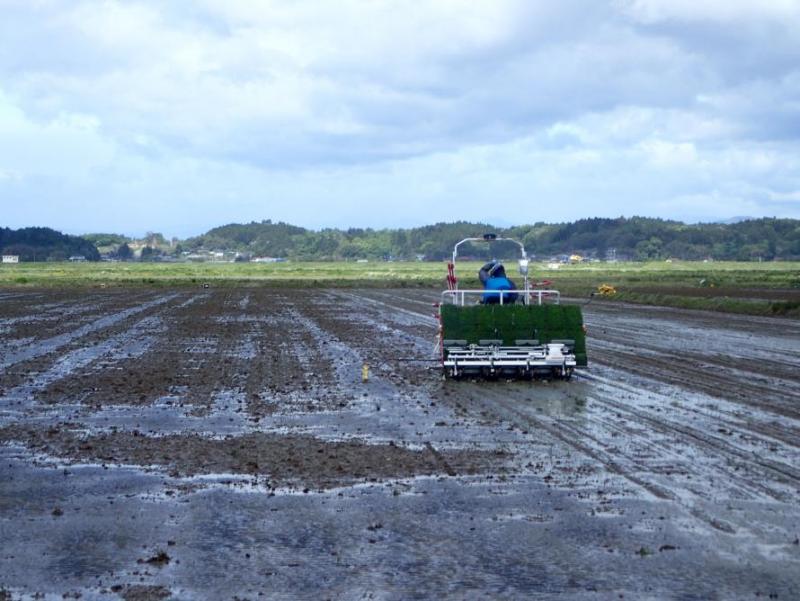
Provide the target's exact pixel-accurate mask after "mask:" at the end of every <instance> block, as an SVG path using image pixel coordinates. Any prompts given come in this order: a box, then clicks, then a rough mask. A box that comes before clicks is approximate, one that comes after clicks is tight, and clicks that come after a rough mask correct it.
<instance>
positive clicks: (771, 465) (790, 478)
mask: <svg viewBox="0 0 800 601" xmlns="http://www.w3.org/2000/svg"><path fill="white" fill-rule="evenodd" d="M582 377H583V378H586V379H588V380H590V381H596V382H602V381H603V380H602V379H601V378H599V377H597V376H594V375H592V374H585V375H583V376H582ZM617 387H619V385H617ZM626 388H628V389H630V388H631V387H626ZM637 392H638V391H637ZM591 400H592V402H593V403H599V404H602V405H605V406H606V407H608V408H609V409H611V410H612V411H614V412H616V413H617V415H620V414H621V413H625V414H627V415H629V416H632V417H633V418H635V419H636V420H637V421H639V422H644V423H647V424H648V425H649V426H650V427H651V428H652V429H653V430H655V431H657V432H661V433H674V434H676V435H678V436H679V437H686V438H689V439H691V440H692V441H693V444H694V445H699V446H703V447H705V448H707V449H709V450H710V451H713V452H714V453H715V454H719V455H723V456H727V457H728V458H729V459H731V460H739V461H741V462H742V463H738V464H736V466H735V468H734V469H735V471H738V470H739V468H741V467H745V468H748V467H753V466H758V467H760V468H763V470H764V471H768V472H771V473H772V477H771V478H770V477H768V476H766V474H764V473H763V472H762V473H757V474H754V475H740V474H734V473H733V472H729V471H728V472H725V473H726V475H727V476H728V477H729V478H730V479H731V480H739V481H742V482H744V483H745V485H746V487H747V488H749V489H752V490H757V491H760V492H761V493H763V494H766V495H767V496H769V497H770V498H772V499H775V500H778V501H788V500H790V499H793V498H795V497H796V495H797V493H798V486H800V469H797V468H794V467H793V466H792V465H790V464H788V463H783V462H780V461H770V460H768V459H764V458H760V457H758V456H757V455H756V454H755V452H754V451H749V452H748V451H746V450H744V449H741V448H739V447H737V446H735V445H733V444H731V443H729V442H728V441H726V440H724V439H722V438H719V437H717V436H713V435H711V434H708V433H705V432H703V431H702V430H701V429H699V428H695V427H693V426H689V425H687V424H685V423H682V422H676V421H671V420H665V419H661V418H658V417H655V416H652V415H648V414H647V413H646V412H644V411H641V410H637V409H633V408H631V407H630V406H628V405H625V404H623V403H621V402H619V401H615V400H613V399H611V398H610V397H609V396H608V395H602V396H601V395H592V396H591ZM762 442H764V441H762ZM766 444H767V443H765V446H766ZM719 471H723V470H719ZM776 477H777V478H778V479H779V481H781V482H782V483H788V484H791V483H792V482H794V483H795V486H794V488H793V490H790V491H785V492H778V491H774V490H773V489H771V488H769V487H768V486H766V485H765V484H763V483H761V482H759V481H757V480H756V478H759V479H762V480H764V481H769V480H774V479H775V478H776Z"/></svg>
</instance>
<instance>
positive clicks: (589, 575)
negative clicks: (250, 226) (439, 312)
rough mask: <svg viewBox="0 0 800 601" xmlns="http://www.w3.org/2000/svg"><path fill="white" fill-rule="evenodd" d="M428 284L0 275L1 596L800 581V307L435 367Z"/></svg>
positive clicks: (601, 321) (548, 590)
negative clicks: (580, 362)
mask: <svg viewBox="0 0 800 601" xmlns="http://www.w3.org/2000/svg"><path fill="white" fill-rule="evenodd" d="M437 297H438V293H437V292H436V291H428V290H368V291H364V292H360V291H353V290H326V291H322V292H319V291H315V292H312V291H309V290H277V289H266V288H265V289H260V288H250V289H220V290H215V289H213V288H212V289H200V290H188V289H176V290H163V289H159V290H145V289H135V290H97V291H85V290H76V291H64V290H61V291H56V292H54V291H44V290H5V291H3V290H0V600H5V599H27V598H47V599H49V598H59V599H61V598H81V599H127V600H133V599H137V600H147V599H168V598H174V599H258V598H265V599H327V598H330V599H431V598H435V599H487V598H490V599H537V598H550V597H553V596H558V595H561V596H563V597H564V598H569V599H617V598H626V599H760V598H763V599H797V598H800V538H799V537H800V502H798V499H800V494H799V493H800V322H798V321H797V320H785V319H777V318H755V317H743V316H730V315H722V314H714V313H705V312H693V311H684V310H674V309H665V308H658V307H644V306H626V305H623V304H620V303H601V302H593V303H591V304H589V305H587V306H586V307H585V309H584V315H585V321H586V323H587V326H588V329H589V339H588V352H589V362H590V367H589V369H587V370H583V371H581V372H579V373H578V374H577V375H576V376H575V377H574V378H573V380H572V381H571V382H547V381H537V382H506V381H496V382H470V381H460V382H453V381H444V380H443V379H442V378H441V375H440V373H439V371H438V370H437V364H436V363H435V362H432V361H431V357H432V350H433V341H434V336H435V333H436V327H437V326H436V321H435V319H434V318H433V313H434V311H435V310H434V308H433V307H432V303H433V302H435V301H436V300H437ZM364 365H366V366H367V367H368V369H369V378H368V380H367V381H366V382H364V381H362V370H363V367H364Z"/></svg>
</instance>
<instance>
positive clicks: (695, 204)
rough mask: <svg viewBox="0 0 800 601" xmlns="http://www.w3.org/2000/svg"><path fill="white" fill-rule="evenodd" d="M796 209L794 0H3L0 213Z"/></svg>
mask: <svg viewBox="0 0 800 601" xmlns="http://www.w3.org/2000/svg"><path fill="white" fill-rule="evenodd" d="M619 215H625V216H631V215H647V216H660V217H668V218H674V219H681V220H685V221H713V220H723V219H728V218H731V217H735V216H765V215H768V216H773V215H774V216H783V217H800V0H769V1H765V2H756V1H753V0H702V1H697V0H608V1H607V2H602V1H600V0H585V1H579V0H578V1H572V0H559V1H557V2H555V1H551V0H540V1H538V2H537V1H534V0H520V1H516V0H488V1H482V0H414V1H412V2H409V1H408V0H396V1H395V0H338V1H336V2H331V1H327V0H291V1H290V0H286V1H283V2H277V1H274V2H273V1H262V2H258V1H255V0H198V1H195V2H191V1H188V0H170V1H169V2H164V1H161V0H158V1H156V0H153V1H152V2H150V1H138V2H137V1H132V0H125V1H119V2H115V1H102V2H101V1H98V2H94V1H92V2H82V1H74V2H70V1H68V0H52V1H51V0H0V225H5V226H11V227H22V226H27V225H48V226H51V227H55V228H57V229H61V230H64V231H68V232H72V233H82V232H88V231H113V232H121V233H127V234H141V233H143V232H145V231H146V230H155V231H163V232H164V233H166V234H167V235H179V236H187V235H193V234H198V233H201V232H203V231H205V230H206V229H208V228H210V227H213V226H215V225H220V224H223V223H229V222H238V221H251V220H258V221H260V220H262V219H273V220H284V221H288V222H290V223H294V224H298V225H303V226H306V227H312V228H321V227H348V226H362V227H363V226H370V227H397V226H415V225H422V224H428V223H433V222H436V221H454V220H459V219H466V220H481V221H489V222H494V223H497V224H500V225H507V224H511V223H532V222H535V221H571V220H574V219H578V218H581V217H590V216H619Z"/></svg>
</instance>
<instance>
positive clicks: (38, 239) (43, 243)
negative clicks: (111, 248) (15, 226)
mask: <svg viewBox="0 0 800 601" xmlns="http://www.w3.org/2000/svg"><path fill="white" fill-rule="evenodd" d="M0 254H4V255H18V256H19V258H20V260H21V261H64V260H66V259H69V258H70V257H74V256H83V257H84V258H85V259H86V260H87V261H99V260H100V253H99V252H98V251H97V247H95V245H94V244H92V243H91V242H90V241H88V240H85V239H83V238H81V237H80V236H69V235H66V234H62V233H61V232H57V231H55V230H51V229H50V228H46V227H27V228H23V229H19V230H12V229H8V228H3V227H0Z"/></svg>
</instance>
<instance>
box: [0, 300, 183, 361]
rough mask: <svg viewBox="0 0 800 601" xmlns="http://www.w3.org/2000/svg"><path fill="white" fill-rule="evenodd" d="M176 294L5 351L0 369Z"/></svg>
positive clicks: (54, 347)
mask: <svg viewBox="0 0 800 601" xmlns="http://www.w3.org/2000/svg"><path fill="white" fill-rule="evenodd" d="M177 296H178V295H177V294H168V295H163V296H159V297H158V298H155V299H153V300H151V301H147V302H144V303H140V304H137V305H136V306H133V307H129V308H127V309H123V310H122V311H119V312H117V313H112V314H111V315H104V316H102V317H99V318H98V319H96V320H94V321H92V322H91V323H88V324H85V325H83V326H81V327H79V328H77V329H75V330H72V331H69V332H66V333H64V334H58V335H56V336H52V337H50V338H46V339H44V340H41V341H39V342H35V343H32V344H30V345H28V346H27V347H26V348H23V349H20V350H18V351H16V352H12V353H6V354H4V355H2V356H0V369H2V370H7V369H8V368H9V367H11V366H12V365H16V364H17V363H22V362H23V361H27V360H30V359H35V358H37V357H41V356H42V355H47V354H50V353H53V352H55V351H58V350H60V349H62V348H63V347H65V346H67V345H68V344H70V343H71V342H73V341H76V340H78V339H80V338H83V337H84V336H86V335H88V334H93V333H95V332H99V331H101V330H105V329H107V328H110V327H112V326H114V325H117V324H118V323H120V322H122V321H124V320H126V319H128V318H130V317H132V316H134V315H137V314H139V313H142V312H144V311H147V310H148V309H151V308H154V307H158V306H160V305H163V304H164V303H167V302H169V301H171V300H173V299H175V298H177Z"/></svg>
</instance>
